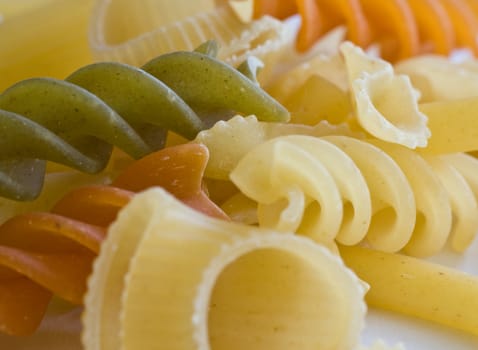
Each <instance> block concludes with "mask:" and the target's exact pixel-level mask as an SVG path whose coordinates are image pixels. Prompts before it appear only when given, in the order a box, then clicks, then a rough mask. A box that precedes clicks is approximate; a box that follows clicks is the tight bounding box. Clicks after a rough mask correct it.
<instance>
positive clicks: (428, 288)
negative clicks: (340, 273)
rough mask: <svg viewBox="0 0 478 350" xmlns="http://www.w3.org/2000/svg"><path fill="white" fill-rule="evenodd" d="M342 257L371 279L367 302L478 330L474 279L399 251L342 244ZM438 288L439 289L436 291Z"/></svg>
mask: <svg viewBox="0 0 478 350" xmlns="http://www.w3.org/2000/svg"><path fill="white" fill-rule="evenodd" d="M340 253H341V256H342V258H343V259H344V261H345V262H346V264H347V265H348V266H350V267H351V268H352V269H353V270H354V271H355V272H356V273H357V275H358V276H360V277H361V278H362V279H364V280H365V281H366V282H367V283H370V291H369V292H368V293H367V295H366V300H367V302H368V304H369V305H371V306H376V307H380V308H383V309H386V310H392V311H396V312H401V313H405V314H407V315H411V316H415V317H419V318H422V319H426V320H431V321H434V322H437V323H440V324H443V325H446V326H448V327H451V328H455V329H459V330H462V331H465V332H468V333H471V334H474V335H477V333H478V316H477V315H476V312H475V310H476V307H478V298H477V297H476V295H477V292H478V278H477V277H476V276H474V275H470V274H467V273H464V272H461V271H457V270H455V269H452V268H449V267H445V266H442V265H438V264H434V263H431V262H428V261H424V260H419V259H415V258H412V257H409V256H404V255H401V254H391V253H384V252H379V251H376V250H372V249H367V248H364V247H346V246H341V247H340ZM437 291H439V293H437Z"/></svg>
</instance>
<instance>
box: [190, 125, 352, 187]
mask: <svg viewBox="0 0 478 350" xmlns="http://www.w3.org/2000/svg"><path fill="white" fill-rule="evenodd" d="M291 134H297V135H312V136H324V135H339V134H341V135H353V133H352V132H351V131H350V129H349V128H348V127H347V125H345V124H342V125H331V124H329V123H327V122H321V123H319V124H317V125H315V126H308V125H301V124H292V123H289V124H286V123H265V122H260V121H258V120H257V118H256V117H255V116H247V117H245V118H244V117H241V116H235V117H233V118H231V119H229V120H228V121H219V122H217V123H216V124H215V125H214V126H213V127H212V128H210V129H207V130H204V131H201V132H200V133H199V134H198V135H197V137H196V138H195V139H194V141H195V142H198V143H201V144H204V145H206V146H207V148H208V149H209V151H210V153H211V157H210V160H209V162H208V164H207V167H206V176H207V177H209V178H212V179H219V180H227V179H229V173H230V172H231V171H232V170H233V169H234V167H235V166H236V165H237V163H238V162H239V160H240V159H241V158H242V157H243V156H244V155H245V154H246V153H247V152H248V151H250V150H252V149H254V147H256V146H258V145H260V144H261V143H263V142H265V141H267V140H269V139H272V138H275V137H279V136H283V135H291Z"/></svg>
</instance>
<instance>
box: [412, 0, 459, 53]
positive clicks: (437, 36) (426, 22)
mask: <svg viewBox="0 0 478 350" xmlns="http://www.w3.org/2000/svg"><path fill="white" fill-rule="evenodd" d="M408 5H409V6H410V9H411V10H412V12H413V15H414V16H415V20H416V23H417V26H418V31H419V34H420V52H422V53H425V52H436V53H438V54H443V55H446V54H449V53H450V51H451V50H452V49H453V47H454V46H455V35H454V33H453V25H452V23H451V20H450V18H449V17H448V14H447V12H446V9H445V8H444V7H443V6H442V4H441V3H440V2H439V1H436V0H408Z"/></svg>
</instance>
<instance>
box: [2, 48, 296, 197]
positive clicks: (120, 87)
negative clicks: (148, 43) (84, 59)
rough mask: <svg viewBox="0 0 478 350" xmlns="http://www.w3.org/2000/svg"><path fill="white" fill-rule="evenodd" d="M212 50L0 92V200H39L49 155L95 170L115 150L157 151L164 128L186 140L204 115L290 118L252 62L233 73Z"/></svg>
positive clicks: (109, 65)
mask: <svg viewBox="0 0 478 350" xmlns="http://www.w3.org/2000/svg"><path fill="white" fill-rule="evenodd" d="M217 52H218V47H217V44H216V43H215V42H214V41H209V42H206V43H204V44H203V45H201V46H200V47H199V48H198V49H197V50H196V51H195V52H175V53H170V54H165V55H162V56H159V57H158V58H156V59H154V60H152V61H150V62H149V63H148V64H146V65H145V66H144V67H143V68H142V69H139V68H135V67H132V66H128V65H125V64H121V63H114V62H104V63H95V64H91V65H88V66H85V67H83V68H81V69H79V70H77V71H76V72H74V73H73V74H71V75H70V76H69V77H68V78H66V79H65V80H58V79H52V78H33V79H28V80H24V81H21V82H19V83H17V84H15V85H13V86H11V87H10V88H8V89H7V90H5V91H4V92H3V93H2V94H0V196H3V197H7V198H10V199H15V200H32V199H34V198H36V197H37V196H38V195H39V193H40V192H41V188H42V186H43V178H44V173H45V168H46V161H47V160H49V161H53V162H56V163H60V164H64V165H67V166H69V167H72V168H75V169H78V170H80V171H83V172H87V173H96V172H99V171H101V170H102V169H104V167H105V166H106V165H107V163H108V161H109V158H110V155H111V152H112V149H113V146H116V147H118V148H120V149H122V150H123V151H125V152H126V153H128V154H129V155H130V156H132V157H133V158H140V157H142V156H144V155H146V154H148V153H150V152H152V151H155V150H158V149H161V148H162V147H164V144H165V140H166V136H167V132H168V130H171V131H173V132H175V133H177V134H179V135H181V136H183V137H185V138H187V139H193V138H194V137H195V136H196V135H197V133H198V132H199V131H201V130H203V129H205V128H206V127H207V126H208V122H210V121H211V120H217V119H227V118H229V117H230V115H231V114H235V113H240V114H256V115H257V117H258V118H259V119H261V120H268V121H283V120H287V119H288V117H289V114H288V112H287V110H286V109H285V108H284V107H282V106H281V105H280V104H278V103H277V102H276V101H275V100H274V99H272V98H271V97H270V96H269V95H267V94H266V93H265V92H264V91H263V90H262V89H261V88H260V87H259V86H258V85H257V82H256V81H255V74H256V70H257V69H256V68H257V67H256V68H255V67H252V66H251V67H250V66H249V63H247V62H246V63H244V64H243V65H242V66H241V68H240V69H235V68H233V67H230V66H227V65H226V64H224V63H222V62H221V61H219V60H217V59H216V58H214V56H215V55H216V54H217ZM248 61H249V60H248ZM251 62H252V61H251ZM254 64H256V63H254ZM256 65H257V64H256ZM243 72H244V74H243ZM224 91H226V92H227V93H224Z"/></svg>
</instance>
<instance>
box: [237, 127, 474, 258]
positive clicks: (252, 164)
mask: <svg viewBox="0 0 478 350" xmlns="http://www.w3.org/2000/svg"><path fill="white" fill-rule="evenodd" d="M477 162H478V161H477V160H476V159H474V158H472V157H467V156H464V155H450V156H446V157H445V156H443V157H421V156H420V155H418V154H417V153H415V152H413V151H411V150H409V149H407V148H406V147H403V146H400V145H396V144H390V143H386V142H383V141H379V140H368V141H365V140H358V139H354V138H351V137H347V136H324V137H321V138H316V137H311V136H303V135H291V136H282V137H278V138H274V139H272V140H269V141H267V142H265V143H263V144H261V145H259V146H257V147H255V148H254V149H253V150H251V151H250V152H249V153H247V154H246V155H245V156H244V157H243V158H242V159H241V160H240V161H239V163H238V164H237V166H236V167H235V169H234V170H233V171H232V172H231V173H230V177H231V180H232V182H233V183H234V184H235V185H236V186H237V187H238V188H239V190H240V191H241V192H243V193H244V194H245V195H246V196H248V197H249V198H250V199H252V200H254V201H256V202H257V203H258V207H257V216H258V221H259V224H260V225H261V226H264V227H269V228H274V229H277V230H280V231H282V230H283V231H294V232H297V233H299V234H303V235H306V236H309V237H312V238H313V239H314V240H316V241H319V242H322V243H324V244H326V245H329V246H330V245H333V242H334V240H336V241H337V242H339V243H341V244H345V245H354V244H357V243H359V242H361V241H362V240H364V239H366V241H367V242H368V244H370V245H371V246H373V247H375V248H376V249H379V250H382V251H387V252H396V251H400V250H402V249H403V250H404V251H405V252H406V253H408V254H410V255H415V256H428V255H432V254H436V253H437V252H439V251H440V250H441V249H442V248H443V247H444V246H445V244H446V242H447V240H448V239H449V238H450V243H451V246H452V247H453V249H455V250H457V251H463V250H464V249H466V247H468V245H469V244H470V243H471V242H472V240H473V238H474V236H475V234H476V232H477V230H478V220H477V218H476V215H475V214H474V213H476V211H477V209H478V208H477V206H476V197H475V193H476V181H475V182H474V183H472V182H471V183H470V184H469V183H468V180H467V178H470V177H471V173H472V171H473V170H472V169H476V166H478V163H477ZM462 174H463V175H462ZM474 191H475V192H474Z"/></svg>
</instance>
